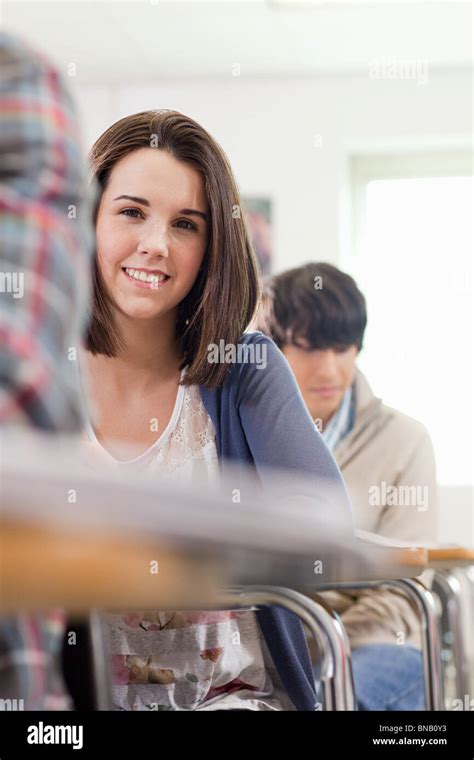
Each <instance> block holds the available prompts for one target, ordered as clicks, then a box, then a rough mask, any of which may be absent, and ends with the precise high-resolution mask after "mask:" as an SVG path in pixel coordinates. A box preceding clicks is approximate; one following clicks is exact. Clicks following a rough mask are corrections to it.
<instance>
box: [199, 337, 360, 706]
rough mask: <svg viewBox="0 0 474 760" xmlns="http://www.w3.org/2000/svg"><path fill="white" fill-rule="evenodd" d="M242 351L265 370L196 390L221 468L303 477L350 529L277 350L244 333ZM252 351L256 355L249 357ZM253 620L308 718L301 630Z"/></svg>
mask: <svg viewBox="0 0 474 760" xmlns="http://www.w3.org/2000/svg"><path fill="white" fill-rule="evenodd" d="M240 343H241V345H242V344H251V343H254V344H257V343H262V344H265V345H264V346H263V345H262V346H260V347H259V349H258V350H259V351H261V352H266V356H265V354H264V353H261V354H259V353H257V352H255V356H257V357H258V356H260V357H261V356H265V359H266V366H265V368H262V367H260V368H259V367H258V366H257V364H256V363H255V362H254V363H244V362H241V363H234V364H231V365H229V367H230V371H229V373H228V375H227V378H226V380H225V382H224V383H223V385H222V386H221V387H219V388H217V389H211V390H210V389H208V388H204V387H203V386H201V387H200V392H201V398H202V400H203V403H204V406H205V407H206V410H207V412H208V414H209V416H210V417H211V420H212V422H213V424H214V427H215V430H216V446H217V453H218V456H219V458H220V459H221V460H232V461H233V462H234V463H235V462H240V463H244V464H245V465H246V466H248V465H251V466H253V467H254V468H255V469H256V471H257V473H258V475H259V476H260V477H261V479H262V482H263V485H265V478H266V477H268V476H266V473H265V468H267V467H269V468H272V467H273V468H275V467H276V468H279V469H282V468H283V469H289V470H292V471H293V472H302V473H304V475H305V476H306V477H307V478H313V477H314V480H315V489H317V487H318V478H321V477H322V478H325V479H330V481H331V482H332V483H333V484H334V485H335V486H336V488H337V486H340V498H339V499H338V500H337V505H338V508H340V509H341V511H342V519H344V520H345V521H346V522H347V524H348V526H350V527H351V528H352V515H351V510H350V505H349V499H348V496H347V491H346V488H345V485H344V482H343V480H342V476H341V473H340V470H339V468H338V466H337V464H336V462H335V460H334V459H333V457H332V454H331V452H330V451H329V449H328V448H327V446H326V444H325V443H324V441H323V439H322V436H321V435H320V433H319V431H318V429H317V427H316V425H315V424H314V422H313V420H312V419H311V417H310V415H309V413H308V411H307V409H306V406H305V404H304V401H303V399H302V397H301V394H300V391H299V388H298V386H297V384H296V380H295V379H294V376H293V373H292V371H291V369H290V367H289V365H288V362H287V361H286V359H285V357H284V355H283V354H282V353H281V351H280V350H279V349H278V348H277V346H276V345H275V343H274V342H273V341H272V340H271V339H270V338H267V337H266V336H265V335H263V334H262V333H260V332H252V333H246V334H245V335H243V336H242V338H241V341H240ZM253 350H254V351H255V349H253ZM257 619H258V622H259V624H260V628H261V630H262V633H263V636H264V638H265V640H266V643H267V646H268V649H269V651H270V654H271V655H272V658H273V661H274V663H275V667H276V668H277V671H278V674H279V676H280V679H281V682H282V684H283V686H284V687H285V689H286V692H287V694H288V696H289V698H290V699H291V701H292V702H293V704H294V706H295V707H296V709H297V710H314V709H315V707H316V702H317V697H316V691H315V686H314V676H313V673H312V668H311V661H310V657H309V653H308V647H307V644H306V640H305V636H304V631H303V625H302V623H301V621H300V620H299V618H298V617H296V615H294V614H293V613H292V612H289V611H288V610H285V609H283V608H282V607H276V606H271V607H262V608H261V609H259V610H258V611H257Z"/></svg>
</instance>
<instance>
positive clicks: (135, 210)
mask: <svg viewBox="0 0 474 760" xmlns="http://www.w3.org/2000/svg"><path fill="white" fill-rule="evenodd" d="M120 213H121V214H123V215H124V216H129V217H130V218H131V219H139V218H140V217H141V216H142V212H141V211H140V210H139V209H138V208H124V209H123V211H121V212H120ZM136 214H137V215H138V216H135V215H136Z"/></svg>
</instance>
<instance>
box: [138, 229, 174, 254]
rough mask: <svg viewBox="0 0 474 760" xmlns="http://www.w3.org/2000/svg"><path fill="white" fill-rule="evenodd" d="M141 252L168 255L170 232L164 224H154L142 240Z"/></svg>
mask: <svg viewBox="0 0 474 760" xmlns="http://www.w3.org/2000/svg"><path fill="white" fill-rule="evenodd" d="M140 252H141V253H148V254H149V255H150V256H151V255H159V256H168V255H169V240H168V232H167V229H166V227H165V226H163V225H161V226H160V225H159V224H156V225H153V227H152V228H150V229H149V230H148V232H147V233H146V235H144V236H143V237H142V239H141V241H140Z"/></svg>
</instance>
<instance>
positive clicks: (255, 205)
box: [243, 196, 273, 275]
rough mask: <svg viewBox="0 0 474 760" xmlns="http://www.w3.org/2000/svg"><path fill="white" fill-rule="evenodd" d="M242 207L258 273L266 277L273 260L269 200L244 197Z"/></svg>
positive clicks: (270, 269) (270, 205)
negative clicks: (255, 257)
mask: <svg viewBox="0 0 474 760" xmlns="http://www.w3.org/2000/svg"><path fill="white" fill-rule="evenodd" d="M243 206H244V213H245V217H246V220H247V224H248V228H249V231H250V236H251V239H252V244H253V247H254V250H255V253H256V255H257V260H258V265H259V268H260V272H261V274H262V275H268V274H270V273H271V271H272V260H273V239H272V201H271V199H270V198H264V197H259V198H256V197H249V196H245V197H244V198H243Z"/></svg>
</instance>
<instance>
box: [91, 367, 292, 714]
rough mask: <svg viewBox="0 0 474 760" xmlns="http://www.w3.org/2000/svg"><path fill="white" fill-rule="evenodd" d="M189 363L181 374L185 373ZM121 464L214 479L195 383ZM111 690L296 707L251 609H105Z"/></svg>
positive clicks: (219, 705) (129, 703) (184, 700)
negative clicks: (152, 438) (147, 442)
mask: <svg viewBox="0 0 474 760" xmlns="http://www.w3.org/2000/svg"><path fill="white" fill-rule="evenodd" d="M184 371H185V370H183V372H182V375H181V377H183V376H184ZM87 434H88V437H89V440H90V441H91V442H92V443H93V444H94V445H96V446H97V447H100V449H101V452H102V454H104V453H105V454H106V456H107V457H108V458H109V460H110V462H111V463H115V466H117V467H118V468H120V469H121V470H122V469H129V468H133V470H134V471H140V472H141V473H148V475H149V476H150V477H153V476H154V474H155V473H159V476H160V478H162V477H163V475H165V476H166V477H169V478H179V480H180V481H181V482H182V480H183V478H186V479H189V480H192V481H193V482H196V481H198V482H200V483H203V482H205V481H207V480H209V481H212V480H213V479H214V478H215V475H216V473H217V470H218V458H217V451H216V445H215V430H214V426H213V424H212V421H211V419H210V417H209V415H208V414H207V412H206V409H205V407H204V405H203V403H202V400H201V395H200V392H199V387H198V386H182V385H180V386H179V390H178V393H177V398H176V403H175V407H174V410H173V413H172V415H171V419H170V421H169V423H168V425H167V427H166V429H165V430H164V431H163V433H162V434H161V435H160V436H159V438H158V439H157V441H156V442H155V443H154V444H153V445H152V446H150V448H149V449H148V450H147V451H145V452H144V453H143V454H140V455H139V456H137V457H135V458H134V459H131V460H129V461H125V462H124V461H118V460H116V459H114V458H113V457H112V455H111V454H109V453H108V452H105V449H104V448H103V447H102V446H101V444H100V443H99V442H98V440H97V438H96V436H95V434H94V431H93V429H92V426H91V424H90V423H89V422H88V423H87ZM104 617H105V620H106V622H107V625H108V630H109V638H110V644H111V649H112V671H113V693H114V700H115V703H116V705H117V707H118V709H122V710H216V709H250V710H282V709H289V710H292V709H294V707H293V706H292V705H291V703H290V702H289V701H288V700H287V698H286V695H285V694H284V692H283V691H282V690H281V684H280V681H279V678H278V674H277V673H276V670H275V668H274V665H273V661H272V659H271V656H270V654H269V652H268V649H267V647H266V643H265V640H264V638H263V636H262V635H261V633H260V628H259V625H258V622H257V619H256V615H255V612H253V611H245V610H244V611H242V610H233V611H217V612H212V611H209V612H195V611H194V612H190V611H188V612H186V611H165V612H159V611H154V610H152V611H146V610H144V611H133V612H129V613H127V612H123V613H120V614H114V615H112V614H107V615H106V616H104Z"/></svg>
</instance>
